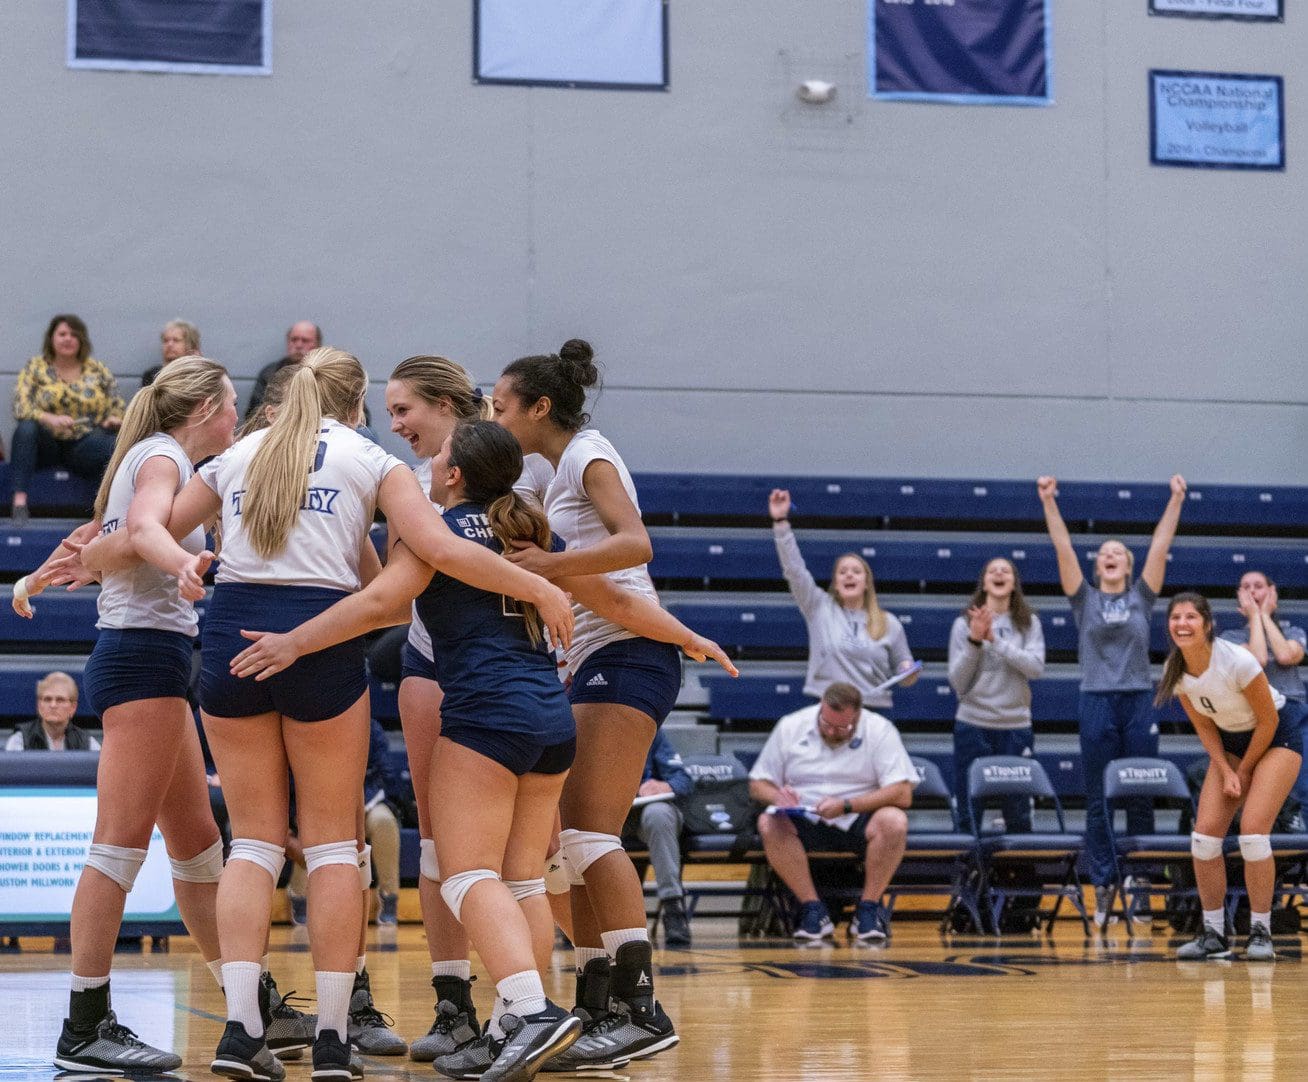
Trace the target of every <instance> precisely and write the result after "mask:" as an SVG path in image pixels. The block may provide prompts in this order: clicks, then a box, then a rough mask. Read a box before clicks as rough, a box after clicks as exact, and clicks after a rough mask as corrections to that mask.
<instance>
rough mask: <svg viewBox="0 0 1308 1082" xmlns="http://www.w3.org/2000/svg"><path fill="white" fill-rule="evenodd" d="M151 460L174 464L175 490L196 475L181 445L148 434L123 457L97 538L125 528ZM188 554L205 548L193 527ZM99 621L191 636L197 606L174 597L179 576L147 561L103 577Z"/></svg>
mask: <svg viewBox="0 0 1308 1082" xmlns="http://www.w3.org/2000/svg"><path fill="white" fill-rule="evenodd" d="M152 458H166V459H168V460H169V461H170V462H172V463H174V464H175V465H176V466H177V476H178V484H177V492H180V491H181V490H182V486H183V485H185V484H186V482H187V481H189V480H190V479H191V475H192V474H193V473H194V472H195V471H194V470H193V469H192V468H191V460H190V459H189V458H187V457H186V452H185V451H183V450H182V445H181V444H180V443H178V442H177V441H176V440H175V439H173V438H172V436H169V435H166V434H165V433H163V432H156V433H155V434H154V435H153V436H146V437H145V439H143V440H141V442H140V443H138V444H136V445H135V446H133V447H132V448H131V450H129V451H128V452H127V454H125V455H124V456H123V460H122V462H120V463H119V464H118V470H117V472H115V473H114V479H113V483H112V484H111V485H110V486H109V499H108V501H106V503H105V508H104V518H103V519H102V520H101V521H102V525H101V527H100V536H102V537H103V536H105V535H106V534H111V533H113V532H115V531H116V530H121V529H125V528H126V526H127V509H128V508H129V507H130V506H131V504H132V497H133V496H134V495H136V475H137V474H138V473H140V471H141V467H142V466H144V465H145V463H146V462H147V461H149V460H150V459H152ZM181 546H182V548H184V549H185V550H186V551H187V552H190V553H198V552H201V551H203V550H204V530H202V529H200V528H198V527H197V528H196V529H194V530H192V531H191V532H190V533H189V534H187V535H186V536H185V537H184V538H183V539H182V541H181ZM97 607H98V609H99V612H100V618H99V619H98V620H97V621H96V622H95V626H96V627H101V628H115V629H119V630H122V629H125V628H148V629H152V630H155V631H180V632H181V633H182V634H184V635H194V634H195V633H196V631H197V630H198V628H199V621H198V620H197V618H196V615H195V606H194V605H192V604H191V603H190V602H189V601H184V600H182V598H181V597H179V596H178V593H177V578H176V576H174V575H169V574H166V573H165V572H163V571H160V570H159V569H158V568H157V567H155V566H154V565H153V564H148V563H145V562H142V563H139V564H137V565H136V566H135V567H130V568H128V569H126V570H125V571H110V572H108V573H106V574H105V576H104V583H103V585H102V586H101V587H100V598H99V601H98V602H97Z"/></svg>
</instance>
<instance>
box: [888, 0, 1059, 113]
mask: <svg viewBox="0 0 1308 1082" xmlns="http://www.w3.org/2000/svg"><path fill="white" fill-rule="evenodd" d="M868 23H869V26H868V58H869V62H868V82H869V84H870V85H869V87H868V92H869V93H870V94H871V96H872V97H874V98H884V99H886V100H890V101H944V102H957V103H961V104H967V105H1048V104H1050V103H1051V102H1052V100H1053V88H1052V85H1051V78H1052V69H1053V32H1052V24H1051V17H1050V0H868Z"/></svg>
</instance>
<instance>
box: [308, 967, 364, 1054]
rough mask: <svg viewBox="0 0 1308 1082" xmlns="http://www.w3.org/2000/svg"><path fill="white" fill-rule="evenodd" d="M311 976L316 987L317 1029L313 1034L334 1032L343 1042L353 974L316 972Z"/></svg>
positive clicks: (352, 988)
mask: <svg viewBox="0 0 1308 1082" xmlns="http://www.w3.org/2000/svg"><path fill="white" fill-rule="evenodd" d="M313 976H314V981H315V983H316V984H317V987H318V1028H317V1030H316V1031H315V1032H316V1033H323V1032H324V1031H326V1030H329V1029H330V1030H335V1031H336V1034H337V1036H339V1037H340V1038H341V1040H345V1039H346V1036H345V1035H346V1032H347V1029H346V1023H347V1022H348V1020H349V1016H350V993H351V992H353V990H354V977H355V974H354V973H353V972H346V973H335V972H330V971H323V970H318V971H317V972H316V973H314V975H313Z"/></svg>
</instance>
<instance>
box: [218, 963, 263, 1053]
mask: <svg viewBox="0 0 1308 1082" xmlns="http://www.w3.org/2000/svg"><path fill="white" fill-rule="evenodd" d="M223 991H224V992H226V993H227V1020H228V1021H229V1022H240V1023H241V1025H243V1026H244V1027H245V1032H246V1033H248V1034H249V1035H250V1036H251V1037H262V1036H263V1018H262V1017H261V1016H260V1015H259V963H258V962H224V963H223Z"/></svg>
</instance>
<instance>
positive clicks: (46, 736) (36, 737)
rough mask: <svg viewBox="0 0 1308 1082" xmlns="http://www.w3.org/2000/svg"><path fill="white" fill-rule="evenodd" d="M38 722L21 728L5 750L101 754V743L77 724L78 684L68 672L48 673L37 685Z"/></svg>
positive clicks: (10, 739) (30, 722)
mask: <svg viewBox="0 0 1308 1082" xmlns="http://www.w3.org/2000/svg"><path fill="white" fill-rule="evenodd" d="M36 713H37V717H36V720H34V721H29V722H27V723H26V724H25V725H20V726H18V729H17V731H16V732H15V733H14V735H13V736H11V737H10V738H9V740H8V741H7V742H6V743H5V751H99V750H100V741H98V740H97V739H96V738H95V737H93V736H92V735H91V734H90V733H88V732H87V731H86V730H85V729H83V728H81V726H78V725H74V724H73V715H74V714H76V713H77V682H76V681H75V680H74V679H73V678H72V677H71V676H69V675H68V674H67V673H66V672H52V673H47V674H46V676H45V677H43V678H42V679H41V680H39V681H38V682H37V685H36Z"/></svg>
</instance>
